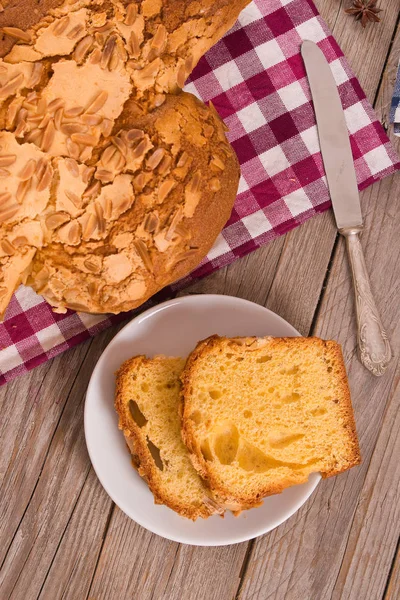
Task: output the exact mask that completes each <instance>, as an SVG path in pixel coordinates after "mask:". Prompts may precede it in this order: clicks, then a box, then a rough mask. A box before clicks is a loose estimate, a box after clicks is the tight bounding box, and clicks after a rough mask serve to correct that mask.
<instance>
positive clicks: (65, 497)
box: [0, 2, 396, 600]
mask: <svg viewBox="0 0 400 600" xmlns="http://www.w3.org/2000/svg"><path fill="white" fill-rule="evenodd" d="M334 7H336V8H337V5H336V3H334V2H330V3H325V4H324V5H323V6H321V3H320V8H325V9H328V10H329V11H331V10H333V9H334ZM393 8H396V7H395V6H394V4H393V3H391V4H390V3H388V8H387V9H386V12H387V14H386V17H385V19H387V20H390V18H389V16H390V15H389V14H388V13H390V11H391V10H392V9H393ZM322 12H324V11H322ZM329 14H330V13H329ZM329 14H328V16H329ZM332 14H333V12H332ZM325 16H326V14H325ZM341 19H342V17H341V16H339V18H338V20H337V25H336V28H335V34H336V37H337V39H338V40H339V42H340V43H341V45H342V47H343V49H344V50H345V52H346V53H347V55H348V56H349V58H350V62H351V63H352V65H353V67H354V69H355V71H356V72H357V73H358V74H359V76H360V79H361V81H362V84H363V85H364V87H365V89H366V91H367V94H368V95H369V97H370V98H372V97H373V94H374V90H376V86H377V84H378V81H379V77H380V71H381V68H378V67H381V65H382V64H383V61H384V56H385V54H386V53H387V48H388V45H389V44H388V40H389V39H390V37H389V36H387V35H386V34H387V31H386V29H385V30H384V33H383V35H382V36H381V35H379V37H377V33H376V31H377V30H376V29H374V28H373V27H371V28H370V30H369V31H368V32H367V34H366V37H367V39H368V43H369V44H371V45H370V46H368V60H366V59H365V57H364V60H363V57H362V56H360V53H358V56H357V53H356V52H355V49H354V47H353V49H352V48H351V47H350V45H354V44H356V42H357V40H361V39H364V38H362V35H364V33H363V32H361V30H358V29H357V30H355V36H353V37H352V36H351V35H349V36H348V37H346V35H345V34H346V31H347V30H346V27H348V21H346V22H344V21H343V22H342V21H341ZM346 19H347V17H346ZM341 23H342V25H341ZM340 26H342V27H343V29H342V30H341V29H340ZM338 27H339V29H338ZM357 27H358V25H357ZM341 31H343V33H341ZM359 31H360V32H359ZM381 32H382V30H379V33H381ZM342 36H343V40H342ZM357 36H358V37H357ZM346 44H348V45H349V47H348V48H346ZM363 44H364V42H363ZM385 44H386V45H385ZM381 45H382V46H381ZM371 52H372V54H373V56H371V61H370V62H369V58H370V53H371ZM353 57H354V58H353ZM369 65H371V67H369ZM369 68H370V69H371V71H370V72H369ZM379 189H380V188H379ZM384 191H385V190H383V191H382V194H383V192H384ZM393 191H395V190H393ZM321 239H323V240H325V242H324V244H323V245H322V246H321V245H320V240H321ZM334 239H335V230H334V227H333V224H332V220H331V217H330V215H328V214H325V215H323V216H321V217H317V218H315V219H313V220H312V221H309V222H308V223H307V224H306V225H304V226H303V227H302V228H299V229H297V230H295V231H293V232H292V233H291V234H289V235H288V236H286V238H280V239H279V240H276V241H275V242H274V243H273V244H270V245H269V246H267V247H265V248H263V249H262V250H260V251H258V252H257V253H255V254H253V255H251V256H249V257H247V258H246V259H244V260H242V261H239V262H237V263H236V264H235V265H232V267H230V268H229V269H227V270H225V271H222V272H218V273H217V274H216V275H215V277H213V278H209V279H207V280H205V281H204V282H201V283H199V284H197V285H196V286H194V287H193V288H192V289H191V291H194V290H198V291H207V292H208V291H212V289H211V288H214V290H215V291H218V292H219V293H233V294H234V295H240V296H244V297H248V298H249V299H252V300H254V301H258V302H260V303H261V304H267V305H268V307H269V308H272V309H273V310H276V311H277V312H280V314H282V315H283V316H286V317H287V318H288V319H289V320H291V321H292V322H293V324H294V325H295V326H297V327H298V328H299V329H300V330H301V331H302V333H307V332H308V330H309V327H310V325H311V323H312V320H313V315H314V312H315V307H316V306H317V304H318V299H319V295H320V290H321V286H322V283H323V279H324V276H325V271H326V267H327V265H328V264H329V260H330V255H331V250H332V247H333V243H334ZM260 273H262V275H263V281H262V282H260V280H259V276H260ZM316 273H317V274H318V276H319V277H317V276H316ZM337 283H338V281H336V284H337ZM264 285H265V287H263V286H264ZM328 285H329V280H328ZM268 290H269V291H268ZM322 309H323V303H322V304H321V309H320V315H321V318H322V313H321V311H322ZM328 309H329V306H328ZM349 322H351V321H349ZM387 324H388V325H389V323H387ZM388 328H389V327H388ZM114 333H115V331H113V332H107V333H106V334H103V335H102V336H100V337H99V338H97V339H96V340H95V341H94V342H92V343H91V344H87V345H85V346H81V347H80V348H77V349H74V350H73V351H72V352H70V353H68V354H66V355H64V356H63V357H60V359H56V362H53V363H52V364H51V365H50V367H49V366H48V365H45V366H44V367H41V368H40V370H36V371H34V372H32V374H29V376H27V378H24V379H27V381H28V385H27V386H26V387H25V388H24V389H25V391H26V392H27V394H26V395H25V394H24V395H22V394H20V393H19V391H18V390H21V388H22V385H21V387H20V384H19V382H20V381H22V379H19V380H16V382H15V387H14V388H13V389H14V390H15V392H16V394H17V396H16V397H15V398H14V402H13V403H12V407H15V409H16V411H17V413H16V414H15V413H13V412H11V416H10V422H12V428H11V429H12V432H11V433H13V434H14V435H13V436H11V437H10V440H11V441H12V444H11V445H12V453H11V456H12V458H13V460H14V458H15V459H16V460H17V461H18V465H19V469H20V472H21V476H20V481H21V484H20V487H19V488H18V491H21V492H23V493H24V494H25V497H24V498H23V499H22V501H21V502H19V497H18V498H17V500H18V501H17V502H16V504H17V506H15V504H12V508H13V509H15V515H16V518H15V519H14V520H13V522H12V527H11V529H13V531H8V532H7V538H6V540H5V545H4V549H6V548H7V547H8V546H9V544H10V542H11V541H12V539H14V541H13V542H12V544H11V548H10V552H9V553H8V557H7V560H6V567H7V566H8V568H7V569H6V570H5V573H6V574H5V577H4V578H3V575H2V576H1V579H0V582H1V585H3V586H4V587H3V588H0V590H1V589H3V590H4V591H6V592H7V591H10V594H11V597H13V598H17V599H18V598H20V597H28V598H29V599H30V598H34V597H36V596H37V595H38V593H40V590H41V597H42V598H45V599H46V600H47V598H51V599H53V598H61V597H64V598H71V599H73V600H75V598H77V599H79V600H80V598H84V597H85V596H86V595H87V594H88V593H90V596H94V597H96V599H97V600H99V599H100V598H107V599H108V598H111V599H112V598H114V597H118V598H131V597H133V598H135V600H136V598H137V599H138V600H142V599H143V600H145V599H147V598H151V597H153V598H155V599H156V600H158V599H159V598H163V597H168V598H171V599H172V598H178V597H179V598H188V599H189V600H192V599H195V598H201V599H206V600H208V599H210V600H211V599H213V598H227V599H228V598H232V596H233V595H234V594H235V593H236V591H237V589H238V585H239V575H240V570H241V566H242V564H243V558H244V556H245V553H246V547H247V545H246V544H241V545H239V546H232V547H229V548H217V549H207V548H205V549H199V548H190V547H185V546H182V547H179V546H178V545H177V544H174V543H172V542H167V541H165V540H161V539H160V538H157V537H156V536H153V535H151V534H149V533H148V532H146V531H144V530H143V529H141V528H140V527H138V526H136V525H135V524H134V523H133V522H131V521H129V520H128V519H127V518H126V517H125V516H124V515H123V514H122V513H121V512H120V511H119V510H118V509H115V510H114V511H113V513H112V514H111V510H112V504H111V501H110V500H109V499H108V498H107V496H106V495H105V493H104V492H103V490H102V489H101V488H100V486H99V484H98V482H97V480H96V478H95V476H94V475H93V472H92V471H89V463H88V459H87V456H86V452H85V448H84V444H83V428H82V414H81V411H82V401H83V394H84V390H85V388H86V384H87V379H88V377H89V375H90V372H91V370H92V368H93V365H94V364H95V361H96V360H97V357H98V355H99V354H100V352H101V350H102V348H103V347H104V346H105V345H106V343H107V341H108V339H110V337H111V336H112V335H113V334H114ZM88 347H89V351H88V354H87V356H86V358H85V360H84V362H83V363H82V362H81V361H82V360H83V358H84V355H85V353H86V349H87V348H88ZM81 349H83V350H81ZM79 365H80V367H79ZM60 367H61V368H60ZM71 367H72V370H73V371H74V368H75V372H76V369H79V368H80V371H79V377H77V378H76V380H75V383H74V385H71V383H72V382H70V381H68V375H67V374H70V372H71V371H70V369H71ZM43 375H46V380H45V381H44V382H43V385H42V387H41V389H39V390H38V389H37V388H38V387H39V386H40V385H41V377H43ZM61 375H64V380H63V383H62V386H60V387H61V390H60V393H59V396H60V397H59V405H58V406H56V407H55V408H54V407H53V405H52V402H51V400H53V402H54V389H55V387H56V386H57V385H59V384H58V378H59V377H60V376H61ZM9 389H10V388H9V387H7V391H9ZM36 392H39V396H38V395H37V393H36ZM32 394H33V395H34V396H36V397H37V398H38V407H37V408H35V410H36V412H35V411H31V412H28V409H29V406H30V398H31V396H32ZM42 394H43V396H45V401H44V403H43V406H42V407H40V406H39V404H40V402H42V396H41V395H42ZM4 398H5V397H4ZM21 398H22V399H24V398H27V402H26V404H24V402H22V403H21ZM7 404H8V398H7ZM12 407H10V410H11V408H12ZM46 408H47V410H48V413H49V414H48V413H46ZM18 411H19V412H18ZM52 411H53V412H52ZM25 413H28V414H25ZM25 419H26V420H25ZM60 419H61V420H60ZM24 426H25V427H24ZM32 431H34V432H35V435H36V437H35V436H34V437H32V433H31V432H32ZM372 433H373V432H372ZM21 434H22V435H25V442H24V443H23V444H20V441H21ZM372 437H373V436H372ZM372 437H371V439H372ZM32 440H33V441H34V442H37V443H38V444H39V451H38V455H37V456H35V455H34V456H33V457H32V454H31V453H32V451H33V450H35V444H32V446H30V443H31V442H32ZM372 442H373V440H372ZM371 449H372V447H371ZM371 464H372V463H371ZM13 465H14V463H13V464H12V465H9V468H8V474H9V478H8V480H7V481H8V485H9V488H8V489H9V490H10V491H12V490H13V491H14V494H15V495H17V494H16V489H17V488H15V487H14V483H13V477H14V473H15V470H14V466H13ZM342 477H347V476H342ZM337 481H338V482H339V481H340V478H339V479H338V480H337ZM323 485H324V486H326V485H331V486H332V485H333V487H334V488H335V485H334V482H325V483H324V484H323ZM348 485H349V483H348V482H347V481H346V483H344V482H343V486H344V487H345V488H346V489H347V486H348ZM28 492H29V493H28ZM331 493H332V497H333V498H334V497H335V496H334V494H335V493H336V488H335V489H332V492H331ZM353 493H354V494H355V495H357V491H356V490H353ZM31 495H32V498H31V500H30V497H31ZM316 502H317V504H316ZM318 502H319V501H318V500H316V499H314V498H313V499H312V501H311V502H310V503H308V504H307V506H306V507H304V511H309V513H311V512H312V511H314V512H313V515H314V516H315V519H321V515H322V516H323V515H324V510H326V504H324V503H323V502H322V503H321V504H320V505H318ZM310 504H311V506H310ZM317 507H318V510H317ZM328 507H329V505H328ZM329 508H330V507H329ZM304 511H302V512H301V514H300V513H299V514H298V515H296V516H295V517H293V519H294V521H292V520H290V522H288V523H290V527H295V526H296V524H297V523H299V522H300V521H301V520H302V519H303V518H304ZM10 512H12V511H10ZM110 515H111V518H110V520H109V517H110ZM7 522H8V521H7ZM19 522H20V523H19ZM319 522H320V521H318V523H319ZM321 523H324V520H323V519H322V521H321ZM283 527H284V526H283ZM280 530H281V528H279V529H278V530H276V539H277V540H278V541H279V543H281V544H284V543H285V537H286V536H287V534H286V533H284V532H283V531H282V532H281V531H280ZM285 531H286V528H285ZM105 533H106V534H107V536H106V539H105V542H104V545H102V541H103V540H102V536H103V535H104V534H105ZM273 533H274V532H273ZM10 535H11V537H10ZM13 536H14V538H13ZM273 537H275V536H273V534H269V535H268V536H264V538H262V539H261V540H260V545H262V546H263V548H264V549H265V547H266V546H267V544H270V539H272V538H273ZM282 538H283V542H282ZM346 539H347V538H346ZM322 547H323V546H322ZM101 549H102V551H101V552H100V550H101ZM286 550H287V546H282V553H278V554H279V559H282V560H283V557H284V555H285V551H286ZM300 553H301V552H300ZM303 554H306V552H305V553H304V552H303ZM9 557H10V558H9ZM82 558H83V560H82ZM98 558H99V562H98V564H97V569H96V562H97V560H98ZM249 558H250V560H249V563H248V566H249V567H250V566H251V564H254V562H255V560H256V556H255V552H254V553H252V554H249ZM10 559H11V560H10ZM288 566H289V567H290V561H289V564H288ZM95 569H96V571H95V577H94V580H93V584H92V587H91V591H90V592H89V586H90V582H91V577H92V574H93V572H94V570H95ZM248 572H249V571H248ZM248 572H247V573H248ZM247 573H245V572H242V577H243V582H244V584H243V585H242V589H241V594H242V597H243V598H244V597H245V598H250V595H249V594H250V591H249V592H247V591H246V589H247V588H246V585H247V584H246V581H247V582H248V581H249V576H248V575H247ZM336 574H337V571H336ZM273 575H274V576H273V577H270V578H269V581H267V579H265V574H264V580H263V581H260V580H259V583H265V582H267V586H268V594H269V595H271V594H270V593H272V592H273V593H274V594H275V596H271V597H278V598H279V597H283V596H279V593H280V592H278V593H275V592H274V590H273V587H274V585H275V584H276V583H277V582H278V581H279V579H278V573H277V572H276V574H275V572H274V573H273ZM279 576H281V575H279ZM302 585H303V584H302ZM318 585H319V586H320V587H319V588H318V589H319V590H320V592H321V593H325V592H324V590H323V588H322V587H321V585H320V584H318ZM304 589H306V588H304ZM253 591H255V592H256V595H254V598H256V597H259V598H265V597H266V596H265V595H263V594H264V591H265V590H264V588H262V590H261V591H260V592H257V591H256V590H254V589H253ZM10 594H8V595H10ZM0 597H1V598H3V595H2V594H0ZM6 597H7V596H6V595H4V598H6ZM321 597H322V596H321ZM372 597H373V596H372ZM318 600H319V598H318Z"/></svg>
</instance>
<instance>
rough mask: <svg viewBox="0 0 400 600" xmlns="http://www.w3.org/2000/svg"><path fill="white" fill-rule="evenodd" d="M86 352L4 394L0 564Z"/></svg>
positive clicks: (83, 348)
mask: <svg viewBox="0 0 400 600" xmlns="http://www.w3.org/2000/svg"><path fill="white" fill-rule="evenodd" d="M87 351H88V344H82V345H81V346H79V347H77V348H74V349H72V350H70V351H68V352H65V353H64V354H63V355H61V356H60V357H57V358H56V359H55V360H54V361H53V362H52V363H46V364H44V365H41V366H40V367H38V368H37V369H35V370H34V371H31V372H30V373H27V374H26V375H25V376H23V377H19V378H17V379H15V380H14V381H12V382H10V383H9V384H8V385H6V386H4V387H2V388H1V390H0V398H1V400H0V402H1V415H2V418H1V424H0V438H1V446H2V452H1V455H0V473H1V485H0V539H1V541H2V543H1V544H0V564H1V563H2V562H3V560H4V556H5V554H6V552H7V548H8V546H9V544H10V543H11V541H12V538H13V536H14V534H15V531H16V529H17V527H18V524H19V522H20V520H21V518H22V516H23V514H24V512H25V509H26V507H27V506H28V503H29V501H30V497H31V495H32V492H33V490H34V488H35V485H36V483H37V480H38V477H39V476H40V471H41V469H42V467H43V463H44V460H45V457H46V454H47V450H48V447H49V444H50V441H51V439H52V437H53V434H54V432H55V430H56V428H57V424H58V421H59V419H60V416H61V414H62V411H63V409H64V405H65V401H66V399H67V397H68V394H69V391H70V389H71V386H72V383H73V381H74V378H75V377H76V376H77V375H78V373H79V369H80V365H81V363H82V360H83V358H84V356H85V354H86V353H87ZM55 390H57V393H55Z"/></svg>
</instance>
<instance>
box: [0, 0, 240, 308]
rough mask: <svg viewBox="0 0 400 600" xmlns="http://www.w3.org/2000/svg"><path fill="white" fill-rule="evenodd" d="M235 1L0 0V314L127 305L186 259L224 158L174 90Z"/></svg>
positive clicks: (186, 266)
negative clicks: (16, 295)
mask: <svg viewBox="0 0 400 600" xmlns="http://www.w3.org/2000/svg"><path fill="white" fill-rule="evenodd" d="M247 2H248V0H235V1H228V0H218V1H217V2H211V1H210V0H202V1H201V2H197V1H189V0H173V1H172V0H143V1H142V2H134V3H128V2H120V1H119V0H118V1H117V0H76V1H71V0H66V1H64V2H61V1H59V0H53V1H49V0H45V1H43V2H40V3H36V2H33V1H32V0H23V1H22V2H21V0H18V1H16V0H9V1H8V3H6V4H5V6H4V11H3V12H1V13H0V28H1V32H2V39H1V41H0V55H1V57H2V58H1V59H0V86H1V87H0V127H1V130H2V131H1V132H0V313H2V312H4V310H5V308H6V307H7V304H8V302H9V300H10V298H11V295H12V293H13V291H14V289H15V288H16V287H17V285H18V284H19V283H20V282H21V281H22V282H24V283H26V284H28V285H30V286H32V287H33V289H35V290H36V291H37V292H38V293H40V294H42V295H43V297H44V298H45V299H46V300H47V301H48V302H50V304H51V305H52V306H53V307H54V308H55V310H57V311H59V312H65V310H66V308H72V309H75V310H81V311H87V312H94V313H102V312H113V313H118V312H121V311H126V310H129V309H130V308H133V307H135V306H138V305H140V304H141V303H142V302H144V301H145V300H146V299H147V298H148V297H149V296H151V295H152V294H154V293H155V292H156V291H158V290H159V289H160V288H162V287H164V286H165V285H167V284H168V283H171V282H172V281H175V280H176V279H178V278H179V277H181V276H183V275H185V274H186V273H188V272H189V271H190V270H191V269H193V268H194V267H195V266H196V265H197V264H198V263H199V262H200V261H201V259H202V258H203V257H204V256H205V254H206V253H207V252H208V250H209V249H210V247H211V245H212V244H213V242H214V240H215V238H216V237H217V235H218V233H219V232H220V231H221V229H222V227H223V225H224V224H225V222H226V220H227V219H228V217H229V214H230V211H231V208H232V205H233V202H234V199H235V196H236V190H237V185H238V179H239V166H238V162H237V159H236V156H235V154H234V152H233V150H232V148H231V147H230V145H229V144H228V142H227V140H226V137H225V132H224V125H223V123H222V121H221V120H220V118H219V116H218V114H217V113H216V111H215V109H214V108H213V107H212V106H205V105H204V104H203V103H201V102H200V101H199V100H197V99H196V98H194V97H193V96H191V95H189V94H184V93H181V92H180V90H181V88H182V86H183V84H184V81H185V79H186V78H187V76H188V75H189V74H190V72H191V70H192V69H193V67H194V66H195V65H196V63H197V62H198V60H199V58H200V57H201V56H202V54H203V53H204V52H205V51H206V50H208V48H209V47H210V46H211V45H212V44H213V43H215V42H216V41H217V39H219V38H220V37H221V36H222V35H223V34H224V33H225V31H226V30H227V29H229V27H231V26H232V24H233V23H234V21H235V19H236V18H237V15H238V14H239V12H240V10H241V9H242V8H243V7H244V6H245V5H246V4H247Z"/></svg>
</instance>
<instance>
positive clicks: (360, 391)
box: [239, 40, 400, 600]
mask: <svg viewBox="0 0 400 600" xmlns="http://www.w3.org/2000/svg"><path fill="white" fill-rule="evenodd" d="M396 43H397V40H396ZM388 68H390V64H389V65H388ZM387 95H388V89H386V88H385V87H384V86H383V87H382V89H381V90H380V96H379V99H380V98H381V97H384V96H386V97H387ZM395 143H398V141H396V142H395ZM399 193H400V181H399V178H398V177H393V178H389V179H386V180H384V181H382V182H381V183H380V184H378V185H375V186H374V187H373V188H370V189H369V190H367V191H366V192H364V194H363V195H362V196H363V198H362V206H363V211H364V216H365V220H366V231H365V233H364V235H363V239H362V243H363V246H364V249H365V251H366V260H367V264H368V266H369V272H370V276H371V282H372V286H373V288H374V290H375V294H376V300H377V303H378V306H379V307H380V310H381V314H382V319H383V321H384V323H385V325H386V327H387V330H388V331H389V332H390V337H391V341H392V348H393V350H394V356H395V358H394V359H393V361H392V363H391V365H390V368H389V372H388V373H387V374H386V376H385V378H382V379H377V378H374V377H373V376H372V375H371V374H370V373H368V372H367V371H366V370H365V369H364V367H362V365H361V364H360V362H359V361H358V358H357V356H356V329H355V317H354V300H353V295H352V284H351V279H350V270H349V267H348V262H347V256H346V255H345V248H344V243H343V240H339V244H338V247H337V252H336V253H335V256H334V259H333V262H332V265H331V270H330V274H329V278H328V281H327V287H326V290H325V293H324V294H323V298H322V302H321V306H320V307H319V313H318V317H317V319H316V323H315V327H314V329H313V333H315V334H316V335H319V336H321V337H323V338H330V337H332V338H334V339H337V340H338V341H339V342H341V343H342V344H343V350H344V355H345V360H346V365H347V369H348V373H349V381H350V387H351V389H352V390H353V394H352V395H353V404H354V407H355V414H356V422H357V428H358V433H359V436H360V439H361V450H362V456H363V464H362V465H361V466H360V467H358V468H356V469H353V470H352V471H351V472H349V473H348V474H346V475H344V476H341V477H339V478H337V480H335V481H334V482H330V481H329V482H328V481H326V482H323V483H322V484H320V486H319V489H318V491H317V494H314V496H315V498H312V499H311V500H310V501H309V503H307V505H306V506H305V507H303V509H302V512H303V514H304V518H303V520H302V519H301V517H300V513H299V514H298V515H295V517H293V518H292V519H290V520H289V521H288V522H287V523H286V524H285V525H284V526H283V527H280V528H279V529H278V530H277V531H275V532H272V533H271V534H269V535H267V536H264V538H260V539H258V540H257V541H256V542H255V544H254V547H253V551H252V556H251V560H250V561H249V567H248V569H247V571H246V573H245V576H244V577H243V579H242V582H241V588H240V594H239V597H240V598H241V599H250V598H251V599H252V600H253V599H254V600H255V599H261V598H262V599H265V598H271V599H272V598H274V599H280V598H285V600H286V598H288V599H291V598H293V599H295V598H314V597H318V598H321V599H322V598H368V599H369V600H370V599H371V600H372V599H375V598H377V599H378V598H381V597H382V594H383V590H384V586H385V582H386V578H387V576H388V573H389V569H390V565H391V560H392V557H393V554H394V552H395V548H396V543H397V539H398V535H399V519H398V515H397V513H396V512H395V511H396V510H398V506H397V507H396V506H394V504H395V503H396V501H397V504H398V501H399V498H398V494H399V489H398V486H399V473H398V467H397V464H396V458H395V456H396V454H394V456H393V452H395V450H394V449H395V448H396V445H398V435H399V434H398V426H397V430H396V425H394V428H392V426H393V415H394V413H395V410H396V402H398V398H397V397H396V396H395V391H396V387H397V385H398V375H397V373H398V371H397V369H398V357H399V351H400V329H399V320H400V319H399V317H400V311H399V306H398V293H399V284H400V248H399V246H398V245H397V246H396V247H394V244H393V240H396V239H399V235H400V219H399V216H398V213H397V215H396V212H395V211H396V209H395V207H396V206H397V202H398V197H399ZM383 266H384V273H385V276H384V277H382V269H383ZM365 390H368V393H367V394H366V393H365ZM387 402H389V404H388V407H386V403H387ZM385 411H387V412H386V415H385V418H384V417H383V415H384V414H385ZM388 415H389V416H388ZM379 431H380V432H381V433H380V437H379V439H378V441H377V437H378V432H379ZM381 436H382V437H381ZM382 453H384V457H383V456H382ZM371 457H372V458H371ZM383 459H384V464H381V463H382V460H383ZM379 469H382V473H381V472H380V470H379ZM388 473H390V475H389V477H388V478H387V474H388ZM381 477H383V478H384V479H385V486H386V487H385V486H383V481H382V480H381V479H380V478H381ZM378 482H379V483H378ZM387 488H389V490H390V494H388V493H387V494H386V498H385V491H386V492H387ZM372 496H373V497H372ZM376 496H379V500H378V501H377V499H376ZM388 496H390V497H388ZM358 498H359V499H358ZM365 498H367V499H368V500H365ZM310 503H311V508H310V510H308V508H307V507H308V505H309V504H310ZM315 510H319V511H320V512H318V513H317V517H316V518H314V513H315ZM381 511H384V516H383V515H382V512H381ZM382 517H383V520H384V521H386V522H387V527H386V526H385V527H382ZM394 518H397V524H396V526H393V519H394ZM371 521H372V523H371ZM389 527H392V530H391V531H390V533H389V532H388V529H387V528H389ZM282 529H285V530H286V531H287V533H286V532H285V533H284V534H283V535H282V537H280V530H282ZM367 532H368V533H367ZM369 557H370V559H369ZM366 561H367V562H368V569H369V571H368V574H367V575H364V576H363V573H364V569H365V566H366ZM327 565H329V568H327ZM375 569H376V570H375Z"/></svg>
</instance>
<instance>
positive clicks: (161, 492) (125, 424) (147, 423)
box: [115, 356, 223, 520]
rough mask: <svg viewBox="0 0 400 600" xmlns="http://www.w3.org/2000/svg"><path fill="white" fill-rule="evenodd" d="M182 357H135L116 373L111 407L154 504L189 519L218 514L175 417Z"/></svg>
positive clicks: (216, 506)
mask: <svg viewBox="0 0 400 600" xmlns="http://www.w3.org/2000/svg"><path fill="white" fill-rule="evenodd" d="M184 364H185V361H184V360H183V359H181V358H166V357H164V356H156V357H155V358H151V359H149V358H146V357H145V356H136V357H134V358H131V359H129V360H127V361H126V362H124V363H123V365H122V366H121V367H120V369H119V370H118V372H117V373H116V396H115V408H116V411H117V413H118V415H119V427H120V429H122V431H123V433H124V436H125V440H126V442H127V445H128V447H129V450H130V451H131V455H132V463H133V465H134V466H135V467H136V468H137V469H138V471H139V474H140V475H141V476H142V477H143V478H144V479H145V480H146V481H147V483H148V485H149V488H150V490H151V491H152V492H153V495H154V499H155V503H156V504H166V505H167V506H169V507H170V508H172V510H174V511H176V512H177V513H179V514H180V515H182V516H184V517H187V518H189V519H192V520H195V519H197V518H198V517H203V518H207V517H209V516H210V515H211V514H216V513H218V514H222V513H223V509H222V508H221V507H220V506H218V505H217V504H216V502H215V501H214V500H213V498H212V494H211V492H210V490H209V489H208V486H207V484H206V483H205V482H203V481H202V479H201V478H200V476H199V475H198V473H197V471H196V470H195V469H194V468H193V465H192V463H191V461H190V458H189V453H188V451H187V449H186V447H185V445H184V443H183V441H182V438H181V421H180V416H179V404H180V380H179V377H180V375H181V373H182V369H183V367H184Z"/></svg>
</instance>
